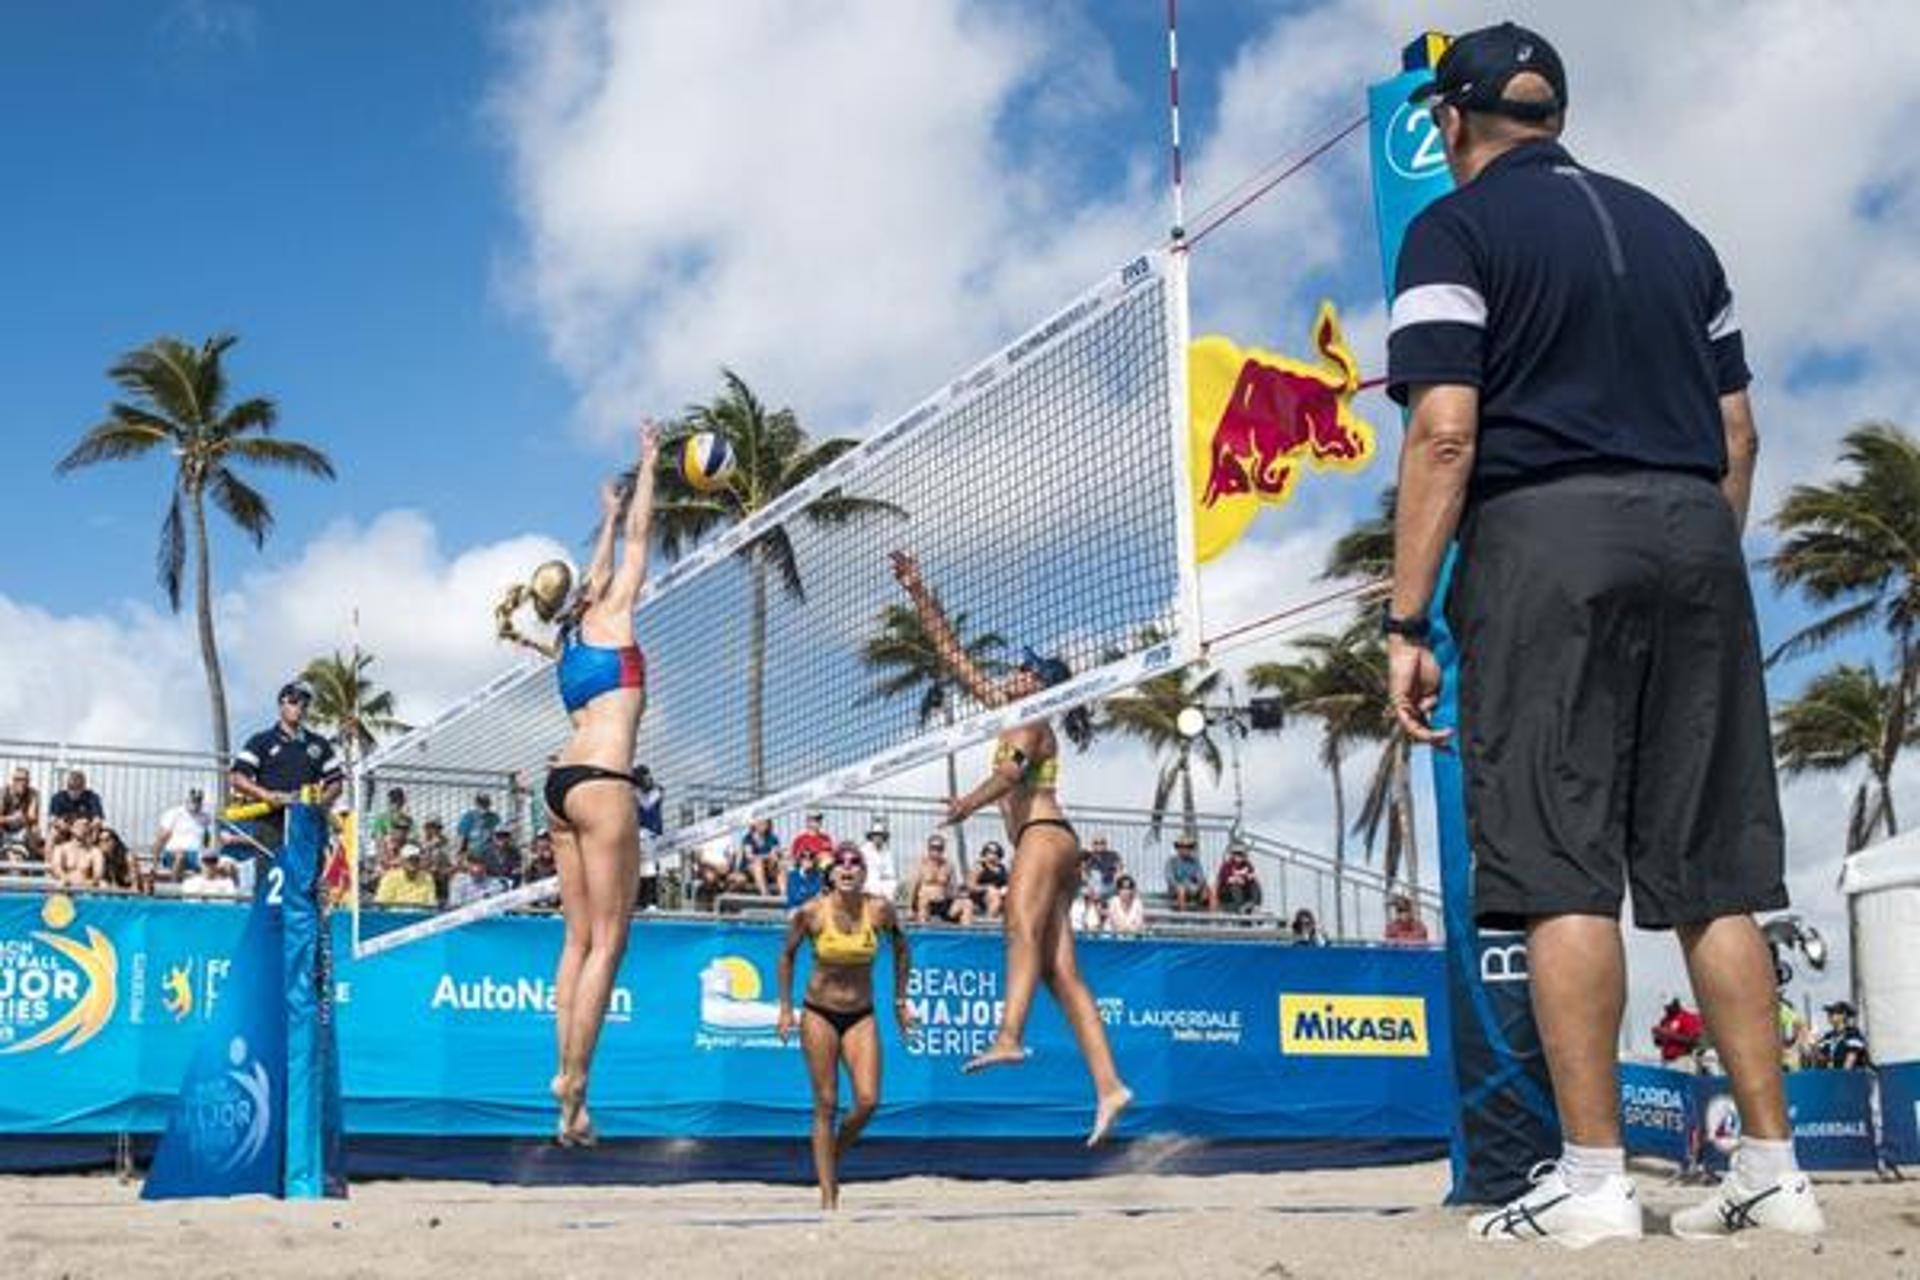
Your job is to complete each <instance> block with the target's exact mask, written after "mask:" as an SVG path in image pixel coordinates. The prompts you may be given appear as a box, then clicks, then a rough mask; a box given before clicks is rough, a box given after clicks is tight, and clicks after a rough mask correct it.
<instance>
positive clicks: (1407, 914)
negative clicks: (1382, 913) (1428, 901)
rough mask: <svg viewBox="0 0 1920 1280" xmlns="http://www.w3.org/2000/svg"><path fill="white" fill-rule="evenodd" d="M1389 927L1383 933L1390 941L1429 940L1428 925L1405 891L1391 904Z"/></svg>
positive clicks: (1412, 941)
mask: <svg viewBox="0 0 1920 1280" xmlns="http://www.w3.org/2000/svg"><path fill="white" fill-rule="evenodd" d="M1388 909H1389V911H1390V914H1389V915H1388V917H1387V928H1386V932H1385V934H1384V935H1383V936H1384V937H1385V938H1386V940H1387V941H1388V942H1397V943H1402V944H1410V943H1416V942H1425V941H1427V925H1426V922H1425V921H1424V920H1422V919H1421V918H1420V917H1419V916H1418V915H1416V914H1415V913H1414V910H1413V899H1412V898H1409V897H1408V896H1407V895H1406V894H1404V893H1397V894H1395V895H1394V897H1393V901H1392V903H1391V904H1389V908H1388Z"/></svg>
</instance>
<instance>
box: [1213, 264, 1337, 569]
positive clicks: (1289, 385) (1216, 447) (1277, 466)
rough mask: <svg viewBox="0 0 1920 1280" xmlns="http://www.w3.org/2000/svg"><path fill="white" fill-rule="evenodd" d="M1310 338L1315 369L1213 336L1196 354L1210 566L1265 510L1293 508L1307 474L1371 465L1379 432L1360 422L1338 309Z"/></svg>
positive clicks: (1324, 312) (1324, 306)
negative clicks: (1315, 357) (1289, 505)
mask: <svg viewBox="0 0 1920 1280" xmlns="http://www.w3.org/2000/svg"><path fill="white" fill-rule="evenodd" d="M1312 336H1313V343H1314V347H1315V349H1316V350H1317V351H1318V352H1319V353H1320V357H1321V358H1320V361H1319V362H1318V363H1314V364H1308V363H1306V362H1305V361H1301V360H1295V359H1292V358H1290V357H1288V356H1283V355H1276V354H1274V353H1273V352H1270V351H1262V350H1260V349H1259V348H1258V347H1252V348H1247V349H1244V350H1243V349H1242V348H1240V347H1239V346H1237V345H1235V344H1234V343H1233V341H1232V340H1231V339H1228V338H1223V337H1220V336H1218V335H1212V334H1210V335H1208V336H1206V337H1203V338H1200V339H1198V340H1197V341H1195V342H1194V344H1193V346H1192V348H1191V351H1190V354H1189V360H1188V392H1187V395H1188V406H1189V412H1190V415H1191V417H1190V424H1189V428H1188V431H1189V435H1188V440H1189V451H1190V453H1189V461H1188V466H1189V469H1190V474H1191V476H1192V484H1193V510H1194V541H1195V552H1196V554H1197V556H1198V558H1199V559H1200V560H1201V562H1203V563H1204V562H1206V561H1208V560H1212V559H1213V558H1214V557H1216V556H1218V555H1219V554H1220V553H1221V552H1223V551H1225V550H1226V549H1227V548H1228V547H1230V546H1232V545H1233V544H1234V543H1235V542H1236V541H1238V540H1239V538H1240V535H1241V534H1243V533H1245V532H1246V529H1247V526H1248V525H1249V524H1251V523H1253V518H1254V516H1255V515H1257V514H1259V511H1260V508H1261V507H1262V506H1280V505H1282V504H1284V503H1285V502H1286V501H1287V500H1288V499H1290V498H1291V497H1292V496H1293V493H1294V489H1295V487H1296V486H1297V485H1298V484H1299V482H1300V473H1301V472H1302V471H1304V470H1307V469H1309V468H1311V469H1312V470H1314V471H1329V470H1331V471H1358V470H1359V469H1360V468H1362V467H1364V466H1366V465H1367V464H1368V463H1369V462H1371V461H1373V454H1374V435H1373V428H1372V427H1371V426H1370V425H1368V424H1367V423H1366V422H1364V421H1362V420H1361V419H1360V418H1359V417H1358V416H1357V415H1356V414H1355V413H1354V412H1353V397H1354V394H1355V393H1356V392H1358V391H1359V389H1360V369H1359V366H1358V365H1357V364H1356V363H1355V362H1354V358H1353V352H1352V351H1351V350H1350V349H1349V348H1348V347H1347V341H1346V336H1345V335H1344V334H1343V333H1342V332H1341V331H1340V317H1339V315H1338V314H1337V313H1336V312H1335V311H1334V308H1333V304H1332V303H1331V302H1323V303H1321V304H1320V314H1319V316H1318V317H1317V318H1316V319H1315V320H1314V324H1313V334H1312Z"/></svg>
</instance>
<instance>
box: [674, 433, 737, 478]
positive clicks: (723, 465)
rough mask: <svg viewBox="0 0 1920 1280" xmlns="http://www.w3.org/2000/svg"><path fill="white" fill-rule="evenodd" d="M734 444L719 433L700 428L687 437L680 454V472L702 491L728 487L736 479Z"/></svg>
mask: <svg viewBox="0 0 1920 1280" xmlns="http://www.w3.org/2000/svg"><path fill="white" fill-rule="evenodd" d="M733 467H734V459H733V446H732V445H730V444H728V443H727V438H726V437H725V436H723V435H721V434H719V433H718V432H714V431H701V432H697V433H695V434H694V435H691V436H688V437H687V443H686V447H685V448H684V449H683V450H681V454H680V472H681V474H682V475H684V476H686V478H687V483H688V484H689V485H691V486H693V487H694V488H695V489H698V490H699V491H700V492H701V493H712V492H714V491H715V490H718V489H724V488H726V487H727V482H728V481H730V480H732V479H733Z"/></svg>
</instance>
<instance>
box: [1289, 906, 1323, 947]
mask: <svg viewBox="0 0 1920 1280" xmlns="http://www.w3.org/2000/svg"><path fill="white" fill-rule="evenodd" d="M1288 932H1289V933H1290V934H1292V936H1293V943H1294V945H1295V946H1298V947H1324V946H1326V945H1327V939H1326V935H1325V934H1323V933H1321V932H1320V921H1319V920H1318V919H1316V918H1315V917H1314V914H1313V912H1311V911H1309V910H1307V909H1306V908H1305V907H1302V908H1300V909H1299V910H1298V911H1296V912H1294V913H1293V923H1292V924H1291V925H1289V926H1288Z"/></svg>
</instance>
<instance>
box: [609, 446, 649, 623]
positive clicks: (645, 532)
mask: <svg viewBox="0 0 1920 1280" xmlns="http://www.w3.org/2000/svg"><path fill="white" fill-rule="evenodd" d="M659 456H660V428H659V426H658V425H656V424H655V423H654V422H652V421H651V420H649V421H648V422H647V423H646V424H645V425H644V426H642V427H641V428H640V457H639V461H638V462H637V463H636V464H635V466H634V469H633V493H632V495H631V496H630V497H629V498H628V499H627V518H626V520H625V521H623V522H621V544H622V545H621V547H620V566H619V568H617V569H615V570H614V571H613V578H612V580H611V581H610V582H608V584H607V588H606V592H605V595H604V597H603V598H604V599H605V601H606V603H607V604H608V605H609V606H610V607H612V608H616V609H622V610H630V609H632V608H633V602H634V601H635V600H636V599H638V598H639V595H640V584H641V583H643V582H645V581H646V580H647V549H648V548H647V539H648V538H649V537H650V536H651V534H652V529H653V468H654V464H655V462H656V461H658V459H659ZM613 527H614V521H613V519H612V517H611V516H609V518H608V521H607V535H606V536H607V538H608V539H609V540H611V538H612V534H613Z"/></svg>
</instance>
